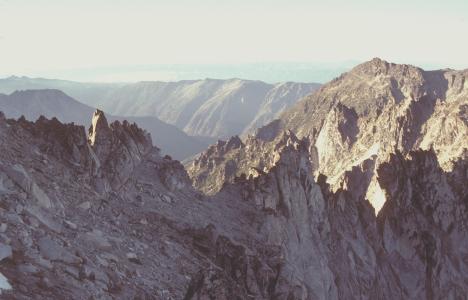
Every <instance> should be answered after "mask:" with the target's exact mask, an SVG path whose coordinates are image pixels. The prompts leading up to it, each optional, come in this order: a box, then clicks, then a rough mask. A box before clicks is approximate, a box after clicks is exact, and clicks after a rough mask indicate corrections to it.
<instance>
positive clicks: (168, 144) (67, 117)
mask: <svg viewBox="0 0 468 300" xmlns="http://www.w3.org/2000/svg"><path fill="white" fill-rule="evenodd" d="M0 111H3V112H4V113H5V115H6V116H7V117H8V118H18V117H20V116H21V115H24V116H25V118H26V119H28V120H32V121H35V120H36V119H38V118H39V116H41V115H43V116H45V117H47V118H52V117H56V118H57V119H59V120H60V121H62V122H74V123H76V124H79V125H84V126H85V127H86V128H88V127H89V125H90V117H89V116H91V115H92V114H93V112H94V111H95V108H93V107H91V106H88V105H85V104H82V103H80V102H78V101H76V100H75V99H73V98H71V97H70V96H68V95H66V94H65V93H63V92H62V91H59V90H52V89H48V90H25V91H16V92H13V93H12V94H10V95H5V94H0ZM108 118H109V120H110V121H114V120H124V119H126V120H128V121H129V122H135V123H137V124H138V125H139V126H140V127H142V128H144V129H146V130H147V131H148V132H149V133H150V134H151V136H152V138H153V141H154V142H155V143H156V144H158V145H159V146H160V147H161V148H162V151H163V152H164V153H170V154H171V155H172V156H173V157H174V158H177V159H184V158H186V157H189V156H192V155H194V154H196V153H198V152H200V151H202V150H203V149H205V148H206V147H207V145H209V144H210V143H211V142H212V141H213V140H212V139H207V138H197V137H191V136H188V135H187V134H185V133H184V132H183V131H181V130H180V129H178V128H177V127H175V126H173V125H169V124H166V123H164V122H162V121H161V120H159V119H158V118H155V117H120V116H108Z"/></svg>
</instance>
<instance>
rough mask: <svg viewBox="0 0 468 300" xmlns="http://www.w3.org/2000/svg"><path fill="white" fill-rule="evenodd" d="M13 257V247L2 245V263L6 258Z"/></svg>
mask: <svg viewBox="0 0 468 300" xmlns="http://www.w3.org/2000/svg"><path fill="white" fill-rule="evenodd" d="M12 255H13V251H12V249H11V246H10V245H5V244H3V243H0V261H2V260H4V259H5V258H10V257H11V256H12Z"/></svg>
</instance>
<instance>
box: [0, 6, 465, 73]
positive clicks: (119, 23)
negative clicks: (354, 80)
mask: <svg viewBox="0 0 468 300" xmlns="http://www.w3.org/2000/svg"><path fill="white" fill-rule="evenodd" d="M376 56H378V57H381V58H384V59H386V60H389V61H394V62H401V63H412V64H419V65H423V66H430V65H434V66H447V67H452V68H468V1H467V0H445V1H432V0H426V1H422V0H421V1H419V0H414V1H412V0H392V1H376V0H373V1H370V0H369V1H367V0H357V1H356V0H354V1H349V0H348V1H344V0H343V1H339V0H331V1H325V0H323V1H313V0H307V1H305V0H304V1H302V0H276V1H275V0H268V1H267V0H258V1H255V0H235V1H222V0H217V1H214V0H197V1H190V0H179V1H177V0H171V1H162V0H159V1H158V0H156V1H149V0H132V1H123V0H121V1H118V0H113V1H110V0H101V1H100V0H77V1H67V0H34V1H33V0H31V1H27V0H0V75H2V76H3V75H10V74H16V75H34V76H37V75H41V74H45V75H47V74H50V73H51V72H56V73H54V74H59V73H60V70H72V69H86V68H99V67H111V66H138V65H155V64H218V63H222V64H236V63H252V62H341V61H350V60H352V61H364V60H368V59H371V58H372V57H376ZM57 72H58V73H57ZM64 74H65V73H64Z"/></svg>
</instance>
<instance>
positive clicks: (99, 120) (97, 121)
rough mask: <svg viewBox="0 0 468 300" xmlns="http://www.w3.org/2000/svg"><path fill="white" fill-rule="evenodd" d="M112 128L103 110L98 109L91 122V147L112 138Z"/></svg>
mask: <svg viewBox="0 0 468 300" xmlns="http://www.w3.org/2000/svg"><path fill="white" fill-rule="evenodd" d="M110 132H111V131H110V128H109V124H108V123H107V119H106V116H105V115H104V112H103V111H102V110H99V109H97V110H96V111H95V112H94V114H93V118H92V120H91V127H89V137H88V139H89V142H90V145H91V146H97V145H98V144H101V143H105V141H106V140H108V139H109V137H110Z"/></svg>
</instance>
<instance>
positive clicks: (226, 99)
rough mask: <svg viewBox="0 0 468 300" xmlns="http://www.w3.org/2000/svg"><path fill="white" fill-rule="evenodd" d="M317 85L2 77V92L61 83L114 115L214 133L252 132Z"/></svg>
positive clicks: (56, 86) (70, 92) (75, 95)
mask: <svg viewBox="0 0 468 300" xmlns="http://www.w3.org/2000/svg"><path fill="white" fill-rule="evenodd" d="M319 86H320V84H317V83H294V82H286V83H277V84H268V83H265V82H262V81H251V80H241V79H229V80H217V79H205V80H184V81H178V82H138V83H129V84H125V83H81V82H73V81H64V80H54V79H42V78H28V77H14V76H13V77H8V78H5V79H0V92H2V93H12V92H14V91H16V90H28V89H58V90H61V91H63V92H65V93H66V94H68V95H70V96H71V97H73V98H75V99H77V100H78V101H80V102H82V103H84V104H86V105H89V106H91V107H98V108H101V109H103V110H104V111H106V112H108V113H110V114H113V115H119V116H127V117H128V116H132V117H142V116H145V117H157V118H158V119H160V120H162V121H164V122H166V123H169V124H172V125H175V126H177V127H178V128H179V129H182V130H184V131H185V132H186V133H187V134H189V135H193V136H204V137H213V138H227V137H230V136H232V135H240V134H247V133H252V132H253V130H254V129H256V128H257V127H260V126H263V125H265V124H267V123H268V122H269V121H271V120H273V119H275V118H276V117H278V116H279V114H280V113H281V112H283V111H284V110H285V109H286V108H288V107H290V106H291V105H293V104H294V103H296V102H297V101H298V100H299V99H301V98H302V97H304V96H306V95H308V94H310V93H312V92H313V91H314V90H316V89H317V88H318V87H319Z"/></svg>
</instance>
